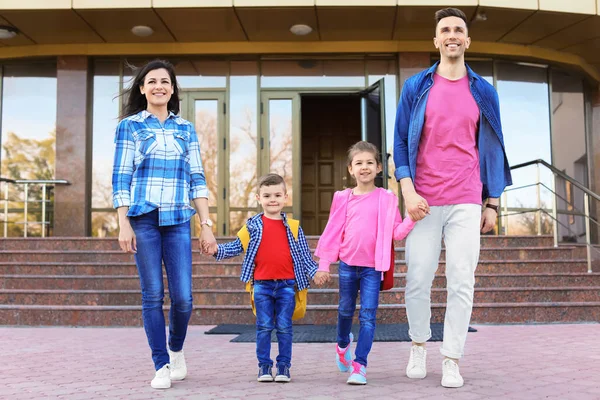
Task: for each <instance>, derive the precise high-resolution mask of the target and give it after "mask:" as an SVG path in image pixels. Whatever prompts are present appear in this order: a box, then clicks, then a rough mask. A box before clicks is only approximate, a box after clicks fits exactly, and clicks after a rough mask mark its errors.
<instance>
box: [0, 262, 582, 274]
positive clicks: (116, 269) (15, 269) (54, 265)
mask: <svg viewBox="0 0 600 400" xmlns="http://www.w3.org/2000/svg"><path fill="white" fill-rule="evenodd" d="M445 268H446V262H445V261H442V262H440V264H439V267H438V273H439V274H443V273H444V272H445ZM337 271H338V264H337V263H334V264H332V265H331V267H330V272H331V273H337ZM395 271H396V272H406V263H405V261H404V260H399V261H396V267H395ZM586 271H587V263H586V261H585V259H580V260H554V261H552V262H548V260H527V261H520V260H482V261H480V262H479V265H478V266H477V272H478V273H511V274H512V273H515V274H516V273H527V272H532V273H536V272H586ZM192 273H193V274H195V275H235V276H239V275H240V273H241V264H240V263H239V262H234V261H220V262H217V261H194V262H193V264H192ZM26 274H31V275H86V276H87V275H135V274H137V268H136V266H135V263H134V262H115V263H104V262H85V261H82V262H0V275H26Z"/></svg>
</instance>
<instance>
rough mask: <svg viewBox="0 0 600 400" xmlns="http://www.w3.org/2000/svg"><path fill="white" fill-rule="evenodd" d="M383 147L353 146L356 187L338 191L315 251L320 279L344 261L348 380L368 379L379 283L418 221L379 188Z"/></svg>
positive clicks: (342, 321)
mask: <svg viewBox="0 0 600 400" xmlns="http://www.w3.org/2000/svg"><path fill="white" fill-rule="evenodd" d="M381 169H382V168H381V161H380V158H379V151H378V150H377V148H376V147H375V146H374V145H372V144H371V143H368V142H364V141H363V142H358V143H356V144H355V145H353V146H352V147H350V149H349V150H348V171H349V172H350V175H352V177H353V178H354V179H355V180H356V187H355V188H353V189H346V190H343V191H340V192H336V193H335V194H334V196H333V200H332V203H331V211H330V213H329V221H328V222H327V226H326V227H325V230H324V231H323V235H322V236H321V238H320V239H319V243H318V245H317V249H316V252H315V254H316V255H317V256H318V257H319V258H320V260H319V270H318V271H319V272H317V274H316V276H315V282H316V283H317V284H322V283H324V282H326V281H328V280H329V265H330V264H331V263H332V262H335V261H337V260H339V261H340V264H339V285H340V289H339V295H340V302H339V307H338V324H337V346H336V359H337V365H338V368H339V369H340V371H343V372H344V371H350V372H351V375H350V377H349V378H348V381H347V383H349V384H354V385H365V384H366V383H367V369H366V367H367V356H368V355H369V351H371V346H372V345H373V337H374V335H375V323H376V319H377V307H378V305H379V287H380V284H381V280H382V274H383V272H384V271H387V270H388V269H389V267H390V260H391V255H392V253H391V252H392V251H393V247H392V240H393V239H395V240H401V239H404V238H405V237H406V236H407V235H408V233H409V232H410V230H411V229H412V227H413V226H414V222H413V221H412V220H411V219H410V218H406V219H405V220H404V221H402V217H401V216H400V212H399V211H398V199H397V197H396V196H395V195H394V194H393V193H392V192H390V191H387V190H385V189H382V188H378V187H375V177H376V176H377V174H378V173H379V172H381ZM359 290H360V312H359V320H360V331H359V336H358V342H357V345H356V358H355V359H354V360H352V352H351V350H350V344H351V343H352V339H353V337H352V334H351V333H350V330H351V328H352V318H353V316H354V311H355V310H356V296H357V294H358V291H359Z"/></svg>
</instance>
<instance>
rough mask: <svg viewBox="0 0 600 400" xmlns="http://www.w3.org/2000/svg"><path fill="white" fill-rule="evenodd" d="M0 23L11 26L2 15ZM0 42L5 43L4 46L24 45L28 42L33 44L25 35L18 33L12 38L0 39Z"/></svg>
mask: <svg viewBox="0 0 600 400" xmlns="http://www.w3.org/2000/svg"><path fill="white" fill-rule="evenodd" d="M0 25H8V26H13V25H12V24H10V23H8V21H7V20H5V19H4V18H2V17H0ZM0 44H2V45H5V46H26V45H28V44H34V43H33V42H32V41H31V40H30V39H29V38H28V37H27V36H25V35H24V34H22V33H20V34H18V35H17V36H15V37H14V38H12V39H5V40H0Z"/></svg>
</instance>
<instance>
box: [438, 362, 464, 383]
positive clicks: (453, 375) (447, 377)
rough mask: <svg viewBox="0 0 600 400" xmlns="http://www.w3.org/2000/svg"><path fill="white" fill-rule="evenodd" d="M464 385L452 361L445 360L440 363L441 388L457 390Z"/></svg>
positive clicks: (456, 366)
mask: <svg viewBox="0 0 600 400" xmlns="http://www.w3.org/2000/svg"><path fill="white" fill-rule="evenodd" d="M464 384H465V381H464V380H463V377H462V376H461V375H460V370H459V368H458V364H457V363H455V362H454V361H453V360H451V359H449V358H446V359H444V361H443V362H442V386H443V387H447V388H459V387H462V385H464Z"/></svg>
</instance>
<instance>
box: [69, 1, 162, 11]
mask: <svg viewBox="0 0 600 400" xmlns="http://www.w3.org/2000/svg"><path fill="white" fill-rule="evenodd" d="M150 7H152V0H73V8H74V9H76V10H78V9H83V8H150Z"/></svg>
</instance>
